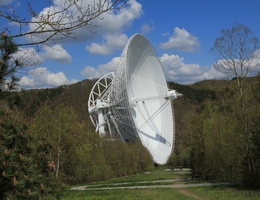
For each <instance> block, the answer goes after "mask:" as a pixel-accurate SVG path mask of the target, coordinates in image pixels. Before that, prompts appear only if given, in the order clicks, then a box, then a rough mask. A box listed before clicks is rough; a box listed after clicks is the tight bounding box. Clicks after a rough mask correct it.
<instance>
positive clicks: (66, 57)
mask: <svg viewBox="0 0 260 200" xmlns="http://www.w3.org/2000/svg"><path fill="white" fill-rule="evenodd" d="M43 49H44V50H45V52H43V53H42V56H43V57H44V58H45V59H51V60H56V61H58V62H60V63H64V64H65V63H70V62H71V61H72V57H71V56H70V54H69V53H68V52H67V51H66V50H65V49H64V48H63V47H62V46H61V45H60V44H55V45H53V46H46V45H45V46H43Z"/></svg>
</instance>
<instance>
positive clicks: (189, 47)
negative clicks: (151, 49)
mask: <svg viewBox="0 0 260 200" xmlns="http://www.w3.org/2000/svg"><path fill="white" fill-rule="evenodd" d="M199 46H200V43H199V40H198V38H197V37H195V36H193V35H192V34H190V33H189V32H188V31H186V30H185V29H184V28H182V29H180V28H179V27H176V28H174V34H173V35H172V36H171V37H170V38H169V41H168V42H165V43H162V44H161V45H160V48H161V49H176V50H179V51H186V52H195V51H196V50H197V49H198V48H199Z"/></svg>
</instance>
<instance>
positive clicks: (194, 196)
mask: <svg viewBox="0 0 260 200" xmlns="http://www.w3.org/2000/svg"><path fill="white" fill-rule="evenodd" d="M178 192H179V193H181V194H183V195H185V196H188V197H192V198H194V199H197V200H207V199H204V198H201V197H199V196H197V195H195V194H193V193H191V192H189V191H187V190H184V189H178Z"/></svg>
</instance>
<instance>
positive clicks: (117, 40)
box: [86, 34, 128, 55]
mask: <svg viewBox="0 0 260 200" xmlns="http://www.w3.org/2000/svg"><path fill="white" fill-rule="evenodd" d="M104 39H105V40H106V41H105V42H104V43H103V44H97V43H92V44H91V45H88V46H87V47H86V49H87V50H88V51H90V52H91V53H94V54H100V55H108V54H111V53H113V51H114V50H118V49H122V48H124V46H125V44H126V43H127V40H128V37H127V36H126V35H125V34H107V35H105V36H104Z"/></svg>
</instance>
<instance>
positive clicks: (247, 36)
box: [210, 24, 260, 171]
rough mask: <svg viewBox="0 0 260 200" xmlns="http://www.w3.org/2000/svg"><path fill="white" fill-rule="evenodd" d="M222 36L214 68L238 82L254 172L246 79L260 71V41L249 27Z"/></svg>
mask: <svg viewBox="0 0 260 200" xmlns="http://www.w3.org/2000/svg"><path fill="white" fill-rule="evenodd" d="M221 33H222V36H221V37H219V38H217V39H216V40H215V43H214V45H213V47H212V48H211V50H210V53H211V54H213V55H214V56H215V59H216V62H215V63H214V64H213V67H214V68H215V69H216V70H217V71H219V72H221V73H224V74H226V75H229V76H230V75H232V76H233V77H235V78H236V81H237V89H238V90H237V91H238V97H239V105H240V108H241V113H242V120H243V123H242V124H243V132H244V136H245V149H246V154H247V159H248V170H249V171H251V170H252V169H253V170H254V161H253V159H252V157H251V155H250V147H249V133H248V122H247V117H246V116H245V109H246V107H245V105H246V102H245V99H244V86H243V81H244V78H245V77H247V76H248V75H250V73H252V72H254V71H255V70H257V69H259V67H260V64H259V62H258V59H257V56H258V54H259V51H260V41H259V39H258V38H257V37H255V36H254V32H253V31H251V30H250V29H249V28H248V27H247V26H245V25H242V24H237V25H235V26H233V27H232V28H231V29H225V30H221Z"/></svg>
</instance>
